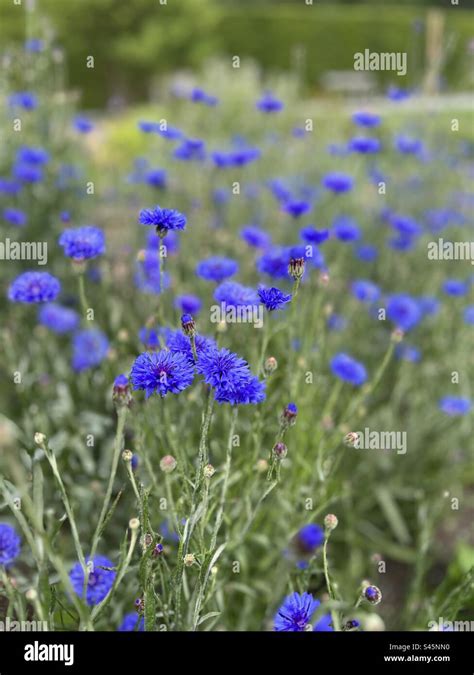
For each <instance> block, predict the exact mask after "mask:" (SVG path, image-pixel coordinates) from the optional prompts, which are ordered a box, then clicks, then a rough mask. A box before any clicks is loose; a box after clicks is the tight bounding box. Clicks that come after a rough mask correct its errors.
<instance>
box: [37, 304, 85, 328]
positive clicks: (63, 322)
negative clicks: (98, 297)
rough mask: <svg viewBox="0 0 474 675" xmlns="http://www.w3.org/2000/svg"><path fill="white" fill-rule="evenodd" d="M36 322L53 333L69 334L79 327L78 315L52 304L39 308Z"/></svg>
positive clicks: (67, 308) (68, 309)
mask: <svg viewBox="0 0 474 675" xmlns="http://www.w3.org/2000/svg"><path fill="white" fill-rule="evenodd" d="M38 320H39V322H40V324H41V325H42V326H46V328H49V329H50V330H52V331H53V333H59V334H62V333H69V332H71V331H73V330H76V328H78V327H79V315H78V313H77V312H75V311H74V310H73V309H70V308H69V307H63V306H62V305H58V304H56V303H54V302H51V303H48V304H47V305H43V306H42V307H41V308H40V310H39V312H38Z"/></svg>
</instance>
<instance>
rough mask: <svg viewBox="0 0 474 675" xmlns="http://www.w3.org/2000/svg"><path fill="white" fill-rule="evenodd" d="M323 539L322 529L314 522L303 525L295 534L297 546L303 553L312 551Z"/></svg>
mask: <svg viewBox="0 0 474 675" xmlns="http://www.w3.org/2000/svg"><path fill="white" fill-rule="evenodd" d="M323 541H324V530H323V528H322V527H321V526H320V525H316V523H309V524H308V525H304V526H303V527H302V528H301V530H299V532H298V534H297V535H296V543H297V546H298V548H299V549H300V550H301V551H302V552H304V553H313V552H314V551H315V549H317V548H318V546H321V544H322V543H323Z"/></svg>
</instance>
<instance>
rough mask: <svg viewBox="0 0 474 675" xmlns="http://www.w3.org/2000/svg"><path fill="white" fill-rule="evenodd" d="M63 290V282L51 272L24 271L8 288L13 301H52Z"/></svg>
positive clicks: (10, 298) (9, 297) (9, 296)
mask: <svg viewBox="0 0 474 675" xmlns="http://www.w3.org/2000/svg"><path fill="white" fill-rule="evenodd" d="M60 290H61V284H60V283H59V281H58V280H57V279H56V277H53V275H52V274H49V272H23V274H20V276H18V277H17V278H16V279H15V280H14V281H13V282H12V284H11V286H10V288H9V289H8V299H9V300H11V301H12V302H27V303H32V302H51V301H52V300H55V299H56V298H57V296H58V295H59V292H60Z"/></svg>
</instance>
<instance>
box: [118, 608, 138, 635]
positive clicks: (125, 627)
mask: <svg viewBox="0 0 474 675" xmlns="http://www.w3.org/2000/svg"><path fill="white" fill-rule="evenodd" d="M137 624H138V628H137ZM117 630H118V631H120V632H132V631H140V632H141V631H144V630H145V619H144V618H143V617H142V616H139V615H138V614H137V613H136V612H129V613H128V614H126V615H125V616H124V617H123V621H122V623H121V624H120V626H119V627H118V628H117Z"/></svg>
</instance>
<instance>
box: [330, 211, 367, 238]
mask: <svg viewBox="0 0 474 675" xmlns="http://www.w3.org/2000/svg"><path fill="white" fill-rule="evenodd" d="M332 227H333V231H334V234H335V235H336V237H337V238H338V239H339V240H340V241H350V242H352V241H357V240H358V239H360V238H361V232H360V228H359V226H358V225H357V223H356V222H355V221H354V220H353V219H352V218H349V216H337V218H336V219H335V220H334V222H333V224H332Z"/></svg>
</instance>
